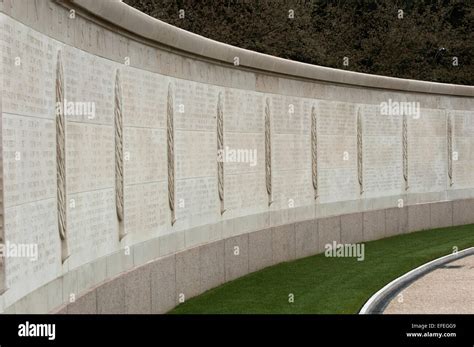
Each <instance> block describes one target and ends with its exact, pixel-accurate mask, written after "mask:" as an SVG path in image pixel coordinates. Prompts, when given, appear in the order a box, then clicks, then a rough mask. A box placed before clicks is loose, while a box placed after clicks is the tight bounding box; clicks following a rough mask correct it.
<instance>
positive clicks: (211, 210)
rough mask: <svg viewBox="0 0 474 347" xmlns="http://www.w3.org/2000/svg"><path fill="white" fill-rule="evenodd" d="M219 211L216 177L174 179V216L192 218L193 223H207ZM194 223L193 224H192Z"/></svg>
mask: <svg viewBox="0 0 474 347" xmlns="http://www.w3.org/2000/svg"><path fill="white" fill-rule="evenodd" d="M218 214H219V215H220V213H219V200H218V199H217V178H216V177H197V178H187V179H179V180H177V181H176V218H177V219H178V221H183V220H186V219H192V220H193V221H195V222H196V224H195V225H198V224H205V223H209V222H211V221H213V220H215V218H216V217H217V215H218ZM193 225H194V224H193Z"/></svg>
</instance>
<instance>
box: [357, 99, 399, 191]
mask: <svg viewBox="0 0 474 347" xmlns="http://www.w3.org/2000/svg"><path fill="white" fill-rule="evenodd" d="M361 112H362V115H363V128H364V132H363V152H364V159H363V160H364V166H363V169H364V194H365V196H366V197H377V196H384V195H396V194H400V193H402V192H403V191H404V188H403V172H402V170H403V163H402V160H403V156H402V151H403V150H402V118H403V117H402V116H398V115H382V114H380V108H379V106H378V105H364V106H363V107H362V109H361Z"/></svg>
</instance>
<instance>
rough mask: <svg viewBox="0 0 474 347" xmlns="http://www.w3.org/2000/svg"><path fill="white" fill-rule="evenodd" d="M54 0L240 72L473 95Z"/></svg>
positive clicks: (92, 1)
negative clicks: (279, 54)
mask: <svg viewBox="0 0 474 347" xmlns="http://www.w3.org/2000/svg"><path fill="white" fill-rule="evenodd" d="M56 1H57V2H59V3H61V4H62V5H64V6H67V7H70V8H75V9H82V10H85V11H86V12H88V13H89V14H91V18H90V19H91V20H95V21H97V22H99V24H105V23H107V25H109V26H110V25H112V29H115V30H116V31H120V32H121V33H123V34H125V35H131V36H132V37H135V38H142V39H146V40H147V41H148V42H149V43H154V44H156V45H159V46H162V47H163V46H164V47H168V48H171V49H173V50H177V51H179V52H180V53H181V54H182V53H185V54H189V55H191V56H194V57H196V58H198V59H207V60H211V61H214V62H217V63H221V64H225V65H228V66H233V65H234V58H235V57H239V67H240V68H246V69H251V70H255V71H264V72H267V73H271V74H279V75H284V76H289V77H292V78H302V79H308V80H313V81H324V82H332V83H336V84H345V85H353V86H363V87H371V88H379V89H390V90H399V91H409V92H421V93H431V94H445V95H458V96H471V97H472V96H474V87H472V86H464V85H456V84H445V83H436V82H428V81H418V80H410V79H402V78H394V77H386V76H380V75H371V74H365V73H359V72H352V71H346V70H340V69H334V68H328V67H323V66H317V65H311V64H305V63H301V62H297V61H292V60H288V59H283V58H278V57H274V56H271V55H267V54H262V53H258V52H254V51H250V50H246V49H243V48H238V47H235V46H231V45H228V44H225V43H222V42H218V41H215V40H211V39H208V38H205V37H203V36H200V35H197V34H194V33H191V32H189V31H186V30H183V29H180V28H177V27H175V26H172V25H170V24H167V23H165V22H162V21H160V20H158V19H155V18H153V17H151V16H148V15H146V14H145V13H143V12H140V11H138V10H136V9H135V8H133V7H131V6H128V5H127V4H125V3H123V2H122V1H119V0H115V1H97V0H56Z"/></svg>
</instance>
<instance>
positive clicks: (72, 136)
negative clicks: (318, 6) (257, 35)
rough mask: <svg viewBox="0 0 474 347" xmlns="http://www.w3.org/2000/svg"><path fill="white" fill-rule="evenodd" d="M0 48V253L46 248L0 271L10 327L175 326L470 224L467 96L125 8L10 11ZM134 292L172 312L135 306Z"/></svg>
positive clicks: (21, 2)
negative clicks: (270, 277)
mask: <svg viewBox="0 0 474 347" xmlns="http://www.w3.org/2000/svg"><path fill="white" fill-rule="evenodd" d="M0 31H1V40H0V47H1V60H0V73H1V75H0V77H1V86H2V88H1V99H0V100H1V104H0V107H1V116H2V121H1V137H2V151H1V154H2V155H1V166H2V167H3V175H2V194H3V198H2V203H1V205H0V208H1V215H2V223H3V225H2V228H1V234H0V237H1V239H2V240H3V242H5V243H10V244H12V245H20V244H25V245H29V244H36V245H37V246H38V259H37V260H35V261H31V259H29V258H27V257H14V256H12V257H7V258H5V259H4V261H3V262H2V266H1V268H0V271H1V272H0V278H1V280H0V290H1V291H0V292H1V293H2V294H1V296H0V311H4V312H16V313H21V312H51V311H53V310H55V309H57V308H58V307H65V305H67V304H68V303H69V305H67V307H69V310H71V312H73V311H74V306H71V304H74V303H75V300H76V298H83V299H82V300H83V303H82V304H81V306H80V307H81V308H84V307H88V306H87V305H90V307H95V309H92V310H93V311H94V310H95V311H94V312H99V313H100V312H109V313H112V312H115V311H114V310H115V309H116V308H117V309H118V310H123V307H131V308H130V309H129V310H128V311H127V312H164V311H166V310H167V309H169V308H171V307H173V306H174V305H175V304H176V303H179V300H180V298H182V297H185V298H188V297H191V296H194V295H197V294H199V293H200V292H202V291H204V290H206V289H209V288H212V287H213V286H216V285H218V284H220V283H223V282H225V281H228V280H231V279H234V278H236V277H240V276H242V275H244V274H246V273H248V272H251V271H255V270H257V269H259V268H262V267H265V266H268V265H271V264H274V263H278V262H280V261H285V260H289V259H294V258H297V257H302V256H307V255H310V254H315V253H318V252H320V251H321V250H322V249H323V247H324V243H325V242H326V241H327V242H330V241H331V240H337V241H338V242H361V241H369V240H372V239H377V238H381V237H386V236H390V235H394V234H398V233H402V232H408V231H415V230H421V229H425V228H430V227H439V226H447V225H454V224H466V223H473V222H474V210H473V207H474V205H473V203H472V201H471V200H470V199H474V87H472V86H459V85H448V84H438V83H431V82H422V81H413V80H403V79H396V78H389V77H383V76H372V75H366V74H360V73H354V72H349V71H343V70H336V69H330V68H323V67H319V66H312V65H307V64H303V63H297V62H292V61H288V60H284V59H280V58H276V57H271V56H267V55H263V54H259V53H255V52H250V51H247V50H243V49H239V48H236V47H232V46H229V45H226V44H222V43H219V42H215V41H212V40H209V39H206V38H203V37H200V36H198V35H194V34H191V33H189V32H185V31H183V30H180V29H178V28H175V27H172V26H170V25H168V24H166V23H163V22H160V21H158V20H156V19H153V18H151V17H148V16H146V15H144V14H142V13H140V12H139V11H136V10H135V9H133V8H131V7H129V6H127V5H125V4H123V3H122V2H120V1H92V0H74V1H46V0H44V1H37V0H32V1H25V0H16V1H15V0H3V1H0ZM236 58H237V59H236ZM237 60H238V64H235V63H236V61H237ZM58 103H59V105H62V106H63V107H62V108H58ZM402 103H409V105H414V108H413V109H412V110H410V112H409V111H406V112H399V111H398V112H397V110H396V109H395V108H393V107H392V106H393V105H403V104H402ZM384 105H389V106H390V107H389V108H390V110H392V111H393V112H389V114H387V112H385V111H386V109H384ZM407 105H408V104H407ZM395 107H397V106H395ZM445 217H446V218H445ZM302 223H303V224H302ZM335 235H337V236H335ZM331 242H332V241H331ZM236 247H237V248H236ZM236 253H237V254H236ZM234 255H235V256H234ZM145 264H148V267H145V268H143V265H145ZM155 265H156V266H155ZM134 269H139V271H138V270H137V271H138V272H137V271H134ZM140 269H141V270H140ZM143 269H145V270H143ZM140 271H141V272H140ZM127 276H128V277H127ZM143 276H144V277H143ZM114 281H115V282H114ZM117 281H118V282H117ZM136 282H141V283H145V284H146V285H147V286H148V287H147V288H149V287H150V286H151V288H152V289H153V288H159V293H158V294H156V295H157V296H156V297H150V298H149V301H146V302H138V303H137V302H133V300H132V299H131V296H130V295H129V296H127V293H128V292H130V293H132V292H136V291H137V290H140V289H143V288H142V287H139V288H136V287H133V286H134V284H133V283H136ZM113 283H115V284H113ZM117 283H119V284H117ZM196 283H199V285H197V284H196ZM108 284H110V285H111V286H112V287H110V288H108V287H107V285H108ZM116 286H118V287H116ZM153 286H156V287H153ZM117 288H119V289H117ZM127 290H128V291H127ZM114 291H115V292H114ZM143 291H144V293H146V292H147V290H146V289H143ZM119 292H120V293H121V294H117V293H119ZM152 292H153V290H152ZM84 293H89V294H88V295H89V296H87V295H83V294H84ZM91 293H92V294H91ZM111 293H112V294H111ZM113 293H115V294H113ZM152 295H153V294H152ZM115 297H118V298H120V299H117V300H119V301H118V302H112V303H110V302H108V301H107V300H111V299H110V298H115ZM101 298H102V299H101ZM127 298H128V299H127ZM88 300H89V301H88ZM120 300H122V301H120ZM127 300H132V301H127ZM75 307H76V308H77V307H78V306H77V304H76V306H75ZM101 307H102V309H100V308H101ZM85 311H87V310H85Z"/></svg>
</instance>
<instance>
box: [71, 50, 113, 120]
mask: <svg viewBox="0 0 474 347" xmlns="http://www.w3.org/2000/svg"><path fill="white" fill-rule="evenodd" d="M63 67H64V80H65V82H64V83H65V88H64V89H65V93H64V98H65V104H66V105H65V109H68V106H69V105H74V111H73V112H71V111H70V112H68V113H66V119H67V121H68V122H90V123H95V124H108V125H112V124H113V115H114V81H115V70H116V68H117V64H115V63H112V62H110V61H108V60H106V59H103V58H100V57H97V56H94V55H92V54H88V53H85V52H83V51H81V50H78V49H76V48H71V47H68V46H66V47H65V49H64V50H63ZM68 103H69V104H68ZM71 103H74V104H71Z"/></svg>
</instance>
